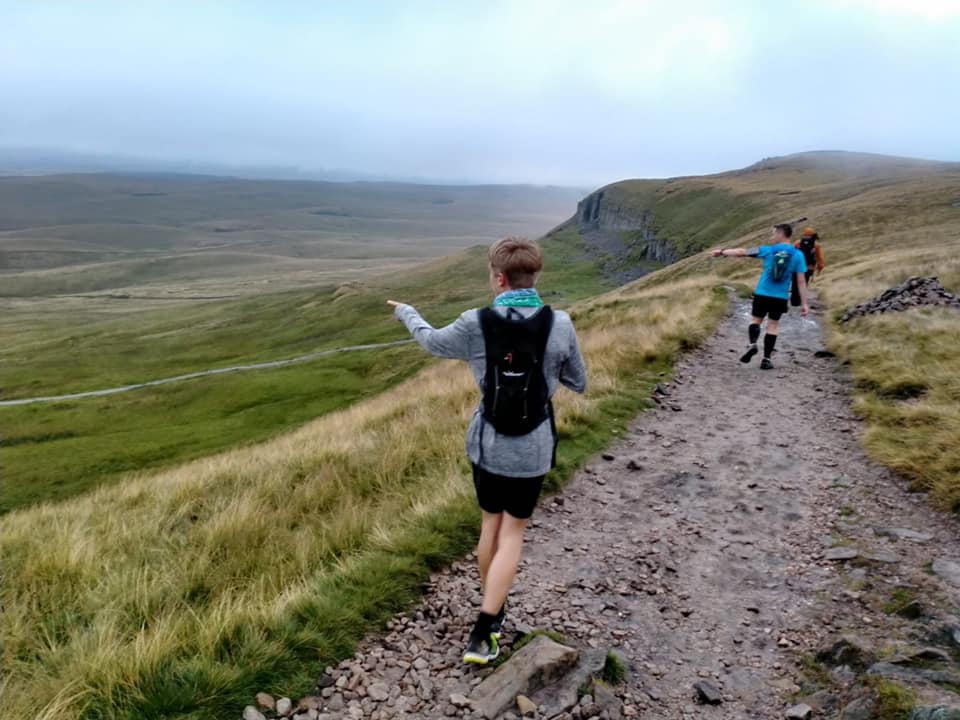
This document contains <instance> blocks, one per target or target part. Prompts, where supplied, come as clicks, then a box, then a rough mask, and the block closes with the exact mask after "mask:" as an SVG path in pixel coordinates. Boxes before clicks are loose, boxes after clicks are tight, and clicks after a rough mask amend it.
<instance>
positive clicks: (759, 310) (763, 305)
mask: <svg viewBox="0 0 960 720" xmlns="http://www.w3.org/2000/svg"><path fill="white" fill-rule="evenodd" d="M787 309H788V308H787V300H786V298H775V297H770V296H769V295H754V296H753V316H754V317H758V318H760V319H761V320H762V319H763V318H765V317H766V316H767V315H769V316H770V319H771V320H773V321H774V322H776V321H777V320H779V319H780V318H781V317H783V316H784V315H786V313H787Z"/></svg>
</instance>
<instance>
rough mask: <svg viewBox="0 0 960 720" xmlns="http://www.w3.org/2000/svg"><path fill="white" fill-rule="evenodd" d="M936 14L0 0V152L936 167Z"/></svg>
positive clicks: (945, 88)
mask: <svg viewBox="0 0 960 720" xmlns="http://www.w3.org/2000/svg"><path fill="white" fill-rule="evenodd" d="M958 88H960V0H939V1H938V0H809V1H801V0H784V1H783V2H768V1H767V0H741V1H739V2H737V1H734V0H728V1H723V0H717V1H716V2H710V1H708V0H668V1H661V0H657V1H649V2H645V1H644V0H632V1H629V2H628V1H622V2H621V1H616V0H576V1H575V2H567V1H566V0H500V1H498V0H477V1H476V2H473V1H463V2H460V1H459V0H458V1H450V2H441V1H437V2H427V1H423V2H420V1H417V0H409V1H404V0H396V1H388V0H383V1H382V2H374V1H372V0H369V1H365V0H352V1H350V2H348V1H347V0H344V1H343V2H308V1H307V0H304V1H303V2H292V1H286V0H261V1H259V2H255V1H253V0H249V1H246V2H245V1H242V0H230V1H229V2H228V1H226V0H223V1H220V2H217V1H214V0H209V1H205V2H192V1H191V2H188V1H186V0H184V1H182V2H147V1H144V0H138V1H137V2H131V1H130V0H117V1H116V2H106V1H98V0H85V1H84V2H70V1H63V2H56V1H53V0H44V1H42V2H40V1H33V0H23V1H22V2H13V1H10V0H0V146H7V147H11V146H21V147H22V146H33V147H38V146H42V147H56V148H64V149H70V150H74V151H81V152H98V153H99V152H103V153H111V154H127V155H137V156H147V157H151V158H162V159H192V160H197V161H215V162H225V163H237V164H281V165H295V166H299V167H303V168H347V169H351V170H356V171H361V172H367V173H376V174H386V175H393V176H402V177H424V178H434V179H443V178H446V179H455V180H475V181H492V182H517V181H520V182H537V183H563V184H574V185H579V186H582V185H596V184H600V183H606V182H610V181H612V180H616V179H620V178H623V177H647V176H665V175H677V174H687V173H696V172H710V171H719V170H725V169H729V168H732V167H739V166H743V165H747V164H749V163H751V162H753V161H755V160H758V159H760V158H761V157H765V156H770V155H780V154H787V153H791V152H797V151H801V150H812V149H846V150H863V151H871V152H882V153H890V154H899V155H911V156H918V157H928V158H937V159H943V160H960V91H958Z"/></svg>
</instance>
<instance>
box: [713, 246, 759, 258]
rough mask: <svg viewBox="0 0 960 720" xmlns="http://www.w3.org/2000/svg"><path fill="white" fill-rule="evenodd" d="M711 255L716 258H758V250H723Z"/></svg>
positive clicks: (715, 251)
mask: <svg viewBox="0 0 960 720" xmlns="http://www.w3.org/2000/svg"><path fill="white" fill-rule="evenodd" d="M711 254H712V255H713V256H714V257H756V256H757V248H721V249H717V250H714V251H713V253H711Z"/></svg>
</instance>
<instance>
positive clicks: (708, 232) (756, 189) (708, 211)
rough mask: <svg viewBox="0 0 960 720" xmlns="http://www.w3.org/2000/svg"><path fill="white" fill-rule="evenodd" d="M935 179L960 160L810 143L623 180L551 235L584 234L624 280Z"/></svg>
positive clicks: (584, 203)
mask: <svg viewBox="0 0 960 720" xmlns="http://www.w3.org/2000/svg"><path fill="white" fill-rule="evenodd" d="M937 179H939V180H941V181H943V183H944V185H947V184H949V183H954V184H955V183H956V182H958V181H960V163H951V162H939V161H933V160H919V159H914V158H902V157H894V156H887V155H873V154H869V153H851V152H844V151H811V152H803V153H796V154H793V155H786V156H780V157H770V158H764V159H763V160H760V161H758V162H756V163H753V164H751V165H748V166H747V167H744V168H740V169H737V170H731V171H727V172H723V173H718V174H715V175H700V176H683V177H674V178H666V179H627V180H620V181H617V182H614V183H610V184H609V185H605V186H603V187H600V188H598V189H596V190H594V191H593V192H592V193H590V194H588V195H587V196H586V197H584V198H583V199H582V200H581V201H580V202H579V203H578V204H577V210H576V213H575V214H574V215H573V216H572V217H570V218H569V219H567V220H566V221H565V222H563V223H562V224H560V225H559V226H558V227H557V228H554V229H553V230H552V231H551V232H550V233H548V235H547V239H550V238H552V237H566V238H567V239H568V240H569V239H571V238H573V239H575V240H577V241H579V242H580V243H582V245H583V247H584V249H585V251H586V254H587V255H588V256H589V257H590V258H591V259H592V260H593V261H595V262H597V263H598V264H599V265H600V266H601V267H602V268H603V270H604V272H605V274H606V275H607V276H608V277H609V278H611V279H613V280H616V281H619V282H626V281H629V280H633V279H636V278H638V277H641V276H643V275H646V274H648V273H650V272H653V271H655V270H658V269H660V268H662V267H665V266H667V265H670V264H672V263H675V262H677V261H678V260H682V259H684V258H686V257H689V256H691V255H695V254H696V253H698V252H701V251H703V250H704V249H706V248H708V247H711V246H717V245H722V244H734V243H735V242H736V241H737V240H738V239H739V238H742V237H743V236H744V234H745V233H744V230H745V229H746V230H749V231H751V233H752V237H753V239H756V237H759V236H760V235H759V234H760V233H762V232H763V231H764V230H765V229H766V228H768V227H769V225H770V224H772V223H773V222H783V221H790V220H794V219H796V218H798V217H808V218H809V221H810V222H812V223H816V222H825V223H829V222H830V221H831V220H832V217H831V216H834V215H836V214H838V213H837V212H836V210H837V208H838V207H839V206H840V205H841V201H845V200H847V199H849V198H852V197H856V196H858V195H861V194H862V193H865V192H868V191H873V190H881V189H883V188H888V189H894V188H897V187H900V190H901V191H906V192H910V193H916V192H917V191H923V192H936V191H937V190H938V188H937V187H932V186H930V181H931V180H937ZM925 181H926V182H925ZM940 189H942V188H940ZM958 199H960V198H958ZM891 200H893V198H892V197H891ZM932 205H933V206H934V207H935V206H936V201H934V202H933V203H932ZM843 214H844V215H846V210H845V209H844V211H843Z"/></svg>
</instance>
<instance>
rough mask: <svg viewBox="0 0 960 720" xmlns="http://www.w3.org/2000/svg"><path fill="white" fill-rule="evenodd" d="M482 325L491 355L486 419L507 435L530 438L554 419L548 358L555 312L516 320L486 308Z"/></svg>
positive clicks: (486, 380)
mask: <svg viewBox="0 0 960 720" xmlns="http://www.w3.org/2000/svg"><path fill="white" fill-rule="evenodd" d="M480 327H481V329H482V330H483V342H484V344H485V346H486V357H487V370H486V375H485V376H484V380H483V418H484V419H485V420H486V421H487V422H488V423H490V424H491V425H493V427H494V429H495V430H496V431H497V432H498V433H500V434H501V435H526V434H527V433H530V432H532V431H533V430H535V429H536V428H537V427H539V426H540V424H541V423H542V422H543V421H544V420H547V419H548V418H549V419H550V420H551V421H552V419H553V407H552V405H551V403H550V397H549V394H548V392H547V380H546V378H545V377H544V375H543V358H544V355H545V354H546V349H547V339H548V338H549V337H550V330H551V329H552V328H553V310H551V309H550V307H549V306H545V307H543V308H542V309H541V310H540V311H539V312H537V313H536V314H535V315H532V316H531V317H529V318H524V319H522V320H510V319H507V318H505V317H502V316H501V315H500V314H499V313H497V312H496V311H495V310H492V309H491V308H484V309H482V310H480Z"/></svg>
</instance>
